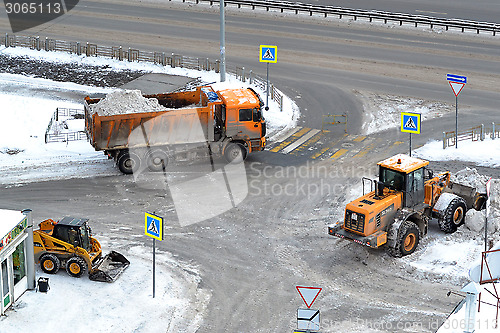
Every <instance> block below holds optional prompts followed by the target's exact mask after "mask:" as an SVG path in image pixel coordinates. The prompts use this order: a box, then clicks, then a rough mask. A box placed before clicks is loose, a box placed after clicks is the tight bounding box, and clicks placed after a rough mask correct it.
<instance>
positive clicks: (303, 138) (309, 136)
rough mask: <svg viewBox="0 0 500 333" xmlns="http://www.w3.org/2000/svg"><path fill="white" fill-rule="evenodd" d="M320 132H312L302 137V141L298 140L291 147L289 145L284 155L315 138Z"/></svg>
mask: <svg viewBox="0 0 500 333" xmlns="http://www.w3.org/2000/svg"><path fill="white" fill-rule="evenodd" d="M319 132H321V131H320V130H319V129H313V130H310V131H309V132H308V133H307V134H306V135H304V136H303V137H301V138H300V139H298V140H297V141H295V142H294V143H292V144H291V145H289V146H287V147H286V148H285V149H283V151H282V153H283V154H288V153H289V152H291V151H292V150H294V149H296V148H297V147H299V146H300V145H301V144H303V143H304V142H306V141H307V140H309V139H310V138H312V137H313V136H315V135H316V134H318V133H319Z"/></svg>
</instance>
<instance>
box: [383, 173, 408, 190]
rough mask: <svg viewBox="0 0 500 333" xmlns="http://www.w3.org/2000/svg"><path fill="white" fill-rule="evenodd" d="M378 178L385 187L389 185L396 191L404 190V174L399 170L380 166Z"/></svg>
mask: <svg viewBox="0 0 500 333" xmlns="http://www.w3.org/2000/svg"><path fill="white" fill-rule="evenodd" d="M379 178H380V181H381V182H382V183H384V186H386V187H390V188H393V189H395V190H398V191H402V190H404V180H405V176H404V174H403V173H401V172H397V171H394V170H390V169H386V168H381V169H380V177H379Z"/></svg>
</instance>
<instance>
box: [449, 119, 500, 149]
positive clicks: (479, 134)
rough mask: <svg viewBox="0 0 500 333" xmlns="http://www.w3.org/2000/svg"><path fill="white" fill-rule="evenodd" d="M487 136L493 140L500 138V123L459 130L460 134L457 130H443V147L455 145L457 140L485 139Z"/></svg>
mask: <svg viewBox="0 0 500 333" xmlns="http://www.w3.org/2000/svg"><path fill="white" fill-rule="evenodd" d="M486 137H490V138H491V139H492V140H495V139H497V138H500V123H494V122H492V123H491V127H485V126H484V124H481V125H479V126H476V127H472V128H470V129H468V130H465V131H462V132H458V135H455V131H449V132H443V149H446V148H447V147H453V146H455V145H456V142H457V140H458V141H459V142H460V141H465V140H472V141H484V139H485V138H486Z"/></svg>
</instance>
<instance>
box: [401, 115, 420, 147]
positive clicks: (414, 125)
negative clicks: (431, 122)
mask: <svg viewBox="0 0 500 333" xmlns="http://www.w3.org/2000/svg"><path fill="white" fill-rule="evenodd" d="M421 119H422V115H421V114H420V113H413V112H401V132H403V133H410V156H411V151H412V146H411V135H412V134H420V127H421Z"/></svg>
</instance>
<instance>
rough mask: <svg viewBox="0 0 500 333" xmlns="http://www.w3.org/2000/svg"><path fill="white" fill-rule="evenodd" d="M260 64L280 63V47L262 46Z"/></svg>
mask: <svg viewBox="0 0 500 333" xmlns="http://www.w3.org/2000/svg"><path fill="white" fill-rule="evenodd" d="M259 61H260V62H270V63H277V62H278V47H277V46H276V45H261V46H260V52H259Z"/></svg>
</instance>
